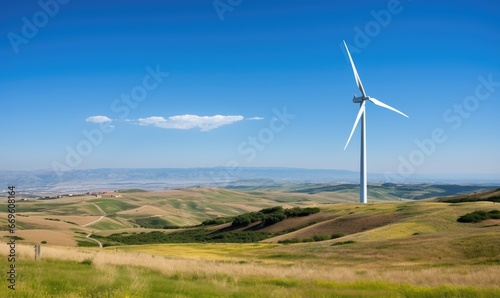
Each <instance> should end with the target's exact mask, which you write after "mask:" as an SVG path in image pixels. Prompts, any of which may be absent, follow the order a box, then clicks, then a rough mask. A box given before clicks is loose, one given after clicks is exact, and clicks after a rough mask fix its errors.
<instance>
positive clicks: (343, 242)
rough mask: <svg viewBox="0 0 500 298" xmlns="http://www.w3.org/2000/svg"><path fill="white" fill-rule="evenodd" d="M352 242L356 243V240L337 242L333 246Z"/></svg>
mask: <svg viewBox="0 0 500 298" xmlns="http://www.w3.org/2000/svg"><path fill="white" fill-rule="evenodd" d="M352 243H356V241H354V240H347V241H341V242H335V243H334V244H332V245H331V246H336V245H346V244H352Z"/></svg>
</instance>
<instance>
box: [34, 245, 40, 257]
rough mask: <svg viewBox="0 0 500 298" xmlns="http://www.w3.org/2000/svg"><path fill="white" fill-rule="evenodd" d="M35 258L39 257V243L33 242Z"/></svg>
mask: <svg viewBox="0 0 500 298" xmlns="http://www.w3.org/2000/svg"><path fill="white" fill-rule="evenodd" d="M34 248H35V260H39V259H40V244H35V246H34Z"/></svg>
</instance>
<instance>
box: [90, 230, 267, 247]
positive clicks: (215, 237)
mask: <svg viewBox="0 0 500 298" xmlns="http://www.w3.org/2000/svg"><path fill="white" fill-rule="evenodd" d="M271 236H272V234H269V233H261V232H212V231H207V230H204V229H193V230H185V231H180V232H175V233H168V234H167V233H163V232H159V231H154V232H149V233H145V232H142V233H140V234H132V235H123V234H112V235H109V236H107V237H100V238H104V239H106V240H107V241H110V242H111V243H121V244H127V245H135V244H153V243H250V242H258V241H261V240H264V239H267V238H269V237H271Z"/></svg>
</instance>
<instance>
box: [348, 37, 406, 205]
mask: <svg viewBox="0 0 500 298" xmlns="http://www.w3.org/2000/svg"><path fill="white" fill-rule="evenodd" d="M344 46H345V49H346V51H347V55H348V56H349V60H350V61H351V66H352V72H353V73H354V79H355V80H356V84H357V85H358V88H359V91H361V96H359V97H356V95H354V98H353V99H352V101H353V102H354V103H359V111H358V115H357V116H356V121H354V125H353V127H352V130H351V134H350V135H349V139H348V140H347V143H346V144H345V147H344V150H345V149H346V148H347V145H349V142H350V141H351V138H352V134H353V133H354V130H355V129H356V126H357V125H358V122H359V119H361V157H360V165H359V167H360V170H359V174H360V177H359V202H360V203H367V202H368V200H367V181H366V178H367V175H366V174H367V172H366V101H367V100H369V101H371V102H372V103H374V104H375V105H377V106H380V107H383V108H386V109H388V110H391V111H393V112H396V113H398V114H401V115H403V116H405V117H406V118H409V117H408V116H407V115H406V114H405V113H403V112H401V111H399V110H396V109H395V108H393V107H391V106H389V105H387V104H385V103H383V102H381V101H380V100H378V99H376V98H373V97H370V96H367V95H366V93H365V89H364V88H363V84H362V83H361V79H360V78H359V75H358V71H357V70H356V66H355V65H354V61H352V57H351V53H349V49H348V48H347V44H346V43H345V40H344Z"/></svg>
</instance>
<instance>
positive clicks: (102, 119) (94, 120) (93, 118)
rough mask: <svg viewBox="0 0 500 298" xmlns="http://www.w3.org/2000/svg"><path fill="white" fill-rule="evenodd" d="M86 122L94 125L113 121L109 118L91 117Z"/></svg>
mask: <svg viewBox="0 0 500 298" xmlns="http://www.w3.org/2000/svg"><path fill="white" fill-rule="evenodd" d="M85 121H87V122H92V123H104V122H111V121H113V120H111V119H110V118H109V117H107V116H90V117H87V119H85Z"/></svg>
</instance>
